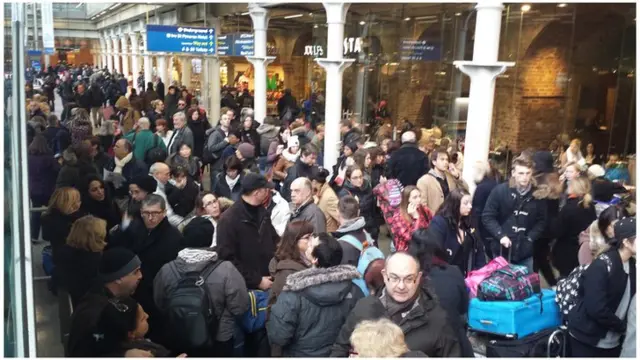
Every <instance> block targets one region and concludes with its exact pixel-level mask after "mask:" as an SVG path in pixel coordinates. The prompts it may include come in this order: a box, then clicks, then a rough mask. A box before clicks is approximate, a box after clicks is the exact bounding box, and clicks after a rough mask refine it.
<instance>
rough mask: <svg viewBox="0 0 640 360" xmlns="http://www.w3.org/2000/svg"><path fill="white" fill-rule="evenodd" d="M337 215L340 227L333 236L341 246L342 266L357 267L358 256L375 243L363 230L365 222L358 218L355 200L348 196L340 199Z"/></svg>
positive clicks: (357, 205) (358, 213)
mask: <svg viewBox="0 0 640 360" xmlns="http://www.w3.org/2000/svg"><path fill="white" fill-rule="evenodd" d="M338 214H339V215H340V216H339V221H340V227H339V228H338V230H336V232H335V233H334V236H335V237H336V238H337V239H338V241H340V245H341V246H342V264H346V265H353V266H358V262H359V260H360V254H361V253H362V252H363V250H364V249H366V248H368V247H374V248H375V241H374V240H373V239H372V238H371V235H369V233H367V232H366V231H365V230H364V227H365V225H366V221H365V219H364V217H362V216H360V204H359V203H358V200H356V198H354V197H353V196H350V195H347V196H344V197H342V198H340V201H339V202H338ZM378 251H380V250H378ZM380 254H382V253H380ZM382 258H384V255H383V256H382Z"/></svg>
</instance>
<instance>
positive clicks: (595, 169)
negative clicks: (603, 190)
mask: <svg viewBox="0 0 640 360" xmlns="http://www.w3.org/2000/svg"><path fill="white" fill-rule="evenodd" d="M588 173H589V174H590V175H591V176H593V177H597V178H598V177H603V176H604V175H605V171H604V169H603V168H602V166H600V165H597V164H596V165H591V166H589V170H588Z"/></svg>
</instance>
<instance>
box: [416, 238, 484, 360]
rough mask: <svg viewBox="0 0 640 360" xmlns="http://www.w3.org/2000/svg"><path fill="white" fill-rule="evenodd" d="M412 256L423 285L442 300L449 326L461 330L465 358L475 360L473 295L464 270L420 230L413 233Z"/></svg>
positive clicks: (438, 244) (460, 340) (438, 242)
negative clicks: (470, 315)
mask: <svg viewBox="0 0 640 360" xmlns="http://www.w3.org/2000/svg"><path fill="white" fill-rule="evenodd" d="M409 253H410V254H411V255H413V256H415V257H416V258H417V259H418V261H420V266H421V268H422V272H423V274H424V279H423V281H424V282H426V283H427V284H428V285H430V286H432V287H433V289H434V290H435V292H436V295H438V299H439V300H440V301H439V302H440V306H442V308H444V310H445V311H446V312H447V316H448V318H449V324H451V327H452V328H453V329H457V330H458V341H459V342H460V348H461V350H462V357H474V354H473V348H472V347H471V343H470V342H469V339H468V338H467V335H466V331H465V325H466V322H467V321H466V319H467V309H468V308H469V294H468V292H467V287H466V285H465V283H464V276H463V275H462V272H461V271H460V268H459V267H457V266H456V265H450V264H449V263H448V261H447V257H448V256H449V255H448V254H447V252H446V251H445V250H444V248H443V247H442V243H441V242H440V241H439V239H437V238H435V237H433V236H431V235H430V234H429V230H427V229H418V230H416V231H415V232H414V233H413V236H412V237H411V242H410V244H409Z"/></svg>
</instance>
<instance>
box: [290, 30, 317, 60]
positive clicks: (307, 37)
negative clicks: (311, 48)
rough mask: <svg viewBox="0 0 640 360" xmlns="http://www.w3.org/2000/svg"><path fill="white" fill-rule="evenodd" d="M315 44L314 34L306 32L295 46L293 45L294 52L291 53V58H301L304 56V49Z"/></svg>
mask: <svg viewBox="0 0 640 360" xmlns="http://www.w3.org/2000/svg"><path fill="white" fill-rule="evenodd" d="M312 43H313V32H312V31H310V30H309V31H306V32H304V33H302V34H300V36H298V38H297V39H296V42H295V44H294V45H293V50H292V51H291V56H300V55H301V54H304V47H305V46H307V45H311V44H312Z"/></svg>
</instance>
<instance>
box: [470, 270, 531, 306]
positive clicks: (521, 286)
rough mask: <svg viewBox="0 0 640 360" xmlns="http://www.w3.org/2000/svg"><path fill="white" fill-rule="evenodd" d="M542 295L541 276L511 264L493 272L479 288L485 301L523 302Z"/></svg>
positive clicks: (479, 293) (480, 297)
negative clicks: (539, 294)
mask: <svg viewBox="0 0 640 360" xmlns="http://www.w3.org/2000/svg"><path fill="white" fill-rule="evenodd" d="M538 293H540V276H539V275H538V274H536V273H531V272H529V269H528V268H527V267H526V266H520V265H512V264H509V265H507V266H505V267H502V268H500V269H499V270H496V271H495V272H493V273H492V274H491V275H490V276H489V277H488V278H486V279H485V280H484V281H482V282H481V283H480V285H479V286H478V299H480V300H483V301H501V300H503V301H521V300H524V299H527V298H529V297H531V296H533V295H534V294H538Z"/></svg>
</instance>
